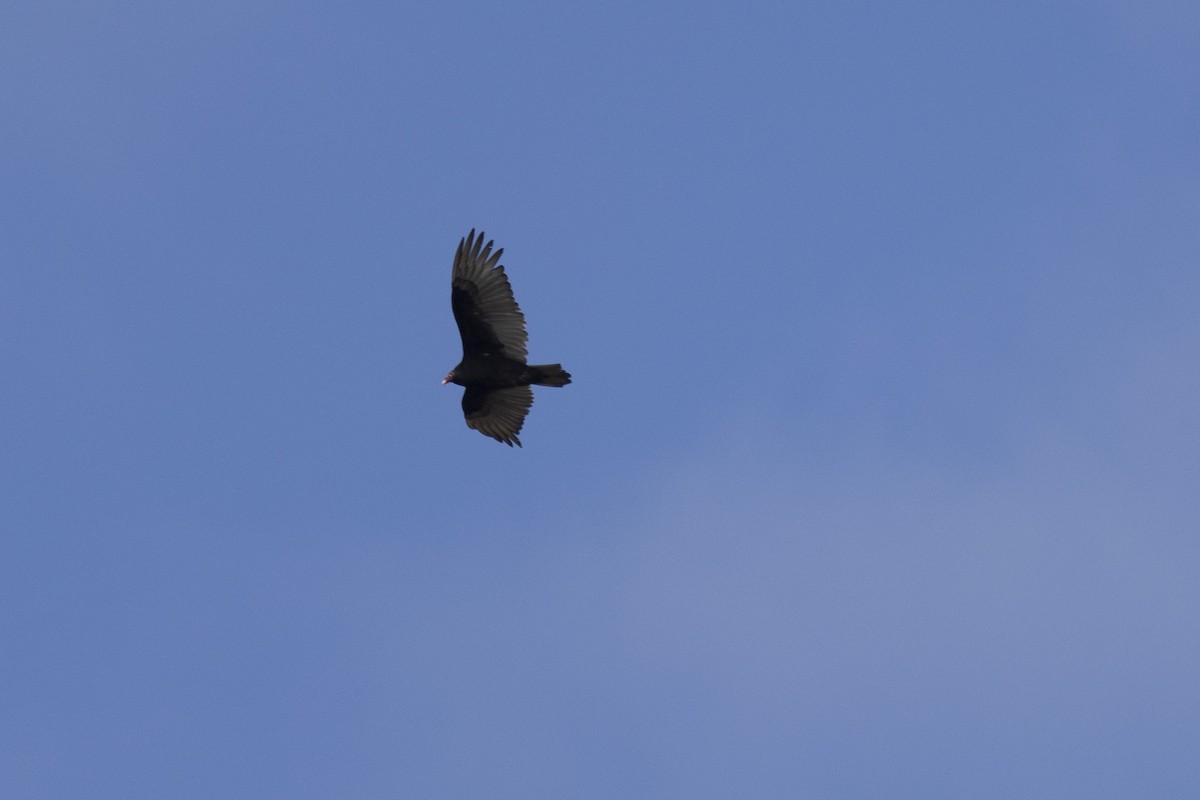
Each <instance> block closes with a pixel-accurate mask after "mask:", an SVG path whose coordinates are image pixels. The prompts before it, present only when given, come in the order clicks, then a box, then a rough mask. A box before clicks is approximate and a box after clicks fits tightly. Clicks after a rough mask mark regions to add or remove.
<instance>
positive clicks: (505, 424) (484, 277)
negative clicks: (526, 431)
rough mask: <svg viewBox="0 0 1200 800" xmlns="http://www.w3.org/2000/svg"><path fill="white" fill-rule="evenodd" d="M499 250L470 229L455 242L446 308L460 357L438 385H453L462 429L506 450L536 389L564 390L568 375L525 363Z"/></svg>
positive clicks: (519, 319) (520, 325)
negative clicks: (459, 344)
mask: <svg viewBox="0 0 1200 800" xmlns="http://www.w3.org/2000/svg"><path fill="white" fill-rule="evenodd" d="M503 252H504V249H503V248H501V249H499V250H497V251H496V252H494V253H493V252H492V242H491V241H489V242H488V243H487V244H486V245H485V244H484V243H483V231H480V232H479V236H478V237H476V236H475V229H474V228H472V229H471V233H470V235H469V236H467V238H465V239H462V240H460V241H459V243H458V251H457V252H456V253H455V254H454V271H453V273H452V277H451V281H450V307H451V308H452V309H453V310H454V321H455V322H457V323H458V332H459V334H460V335H461V336H462V346H463V357H462V361H460V362H458V366H456V367H455V368H454V369H452V370H450V374H448V375H447V376H446V377H445V378H443V379H442V385H443V386H444V385H445V384H447V383H457V384H458V385H459V386H463V387H466V391H465V392H463V399H462V409H463V416H465V417H466V418H467V427H469V428H474V429H475V430H477V431H479V432H480V433H482V434H483V435H484V436H490V437H492V438H493V439H495V440H496V441H498V442H504V443H505V444H506V445H508V446H509V447H512V446H513V445H514V444H515V445H516V446H517V447H520V446H521V440H520V439H518V438H517V434H518V433H520V432H521V426H522V425H523V424H525V415H526V414H528V413H529V407H530V406H532V405H533V390H532V389H530V388H529V387H530V384H536V385H537V386H566V385H567V384H568V383H570V382H571V375H570V373H568V372H566V371H564V370H563V368H562V364H526V363H525V359H526V357H527V356H528V353H527V352H526V350H525V343H526V341H528V339H529V335H528V334H527V333H526V332H525V315H524V314H522V313H521V307H520V306H518V305H517V300H516V298H514V297H513V292H512V287H511V286H510V285H509V283H508V276H507V275H505V274H504V267H503V266H502V265H501V264H500V255H501V254H502V253H503Z"/></svg>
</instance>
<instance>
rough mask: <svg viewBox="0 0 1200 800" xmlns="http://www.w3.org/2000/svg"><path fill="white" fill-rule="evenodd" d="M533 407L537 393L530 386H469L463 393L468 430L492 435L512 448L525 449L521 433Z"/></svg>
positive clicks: (464, 414)
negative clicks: (534, 395) (514, 446)
mask: <svg viewBox="0 0 1200 800" xmlns="http://www.w3.org/2000/svg"><path fill="white" fill-rule="evenodd" d="M532 405H533V390H532V389H530V388H529V387H528V386H510V387H508V388H507V389H491V390H488V389H481V388H479V387H477V386H468V387H467V390H466V391H465V392H463V399H462V408H463V416H465V417H466V418H467V425H468V427H471V428H474V429H475V430H477V431H479V432H480V433H482V434H483V435H484V436H490V437H492V438H493V439H495V440H496V441H498V442H504V443H505V444H506V445H508V446H509V447H512V446H513V445H514V444H515V445H516V446H517V447H520V446H521V440H520V439H518V438H517V434H518V433H520V432H521V426H522V425H524V424H525V415H526V414H528V413H529V407H530V406H532Z"/></svg>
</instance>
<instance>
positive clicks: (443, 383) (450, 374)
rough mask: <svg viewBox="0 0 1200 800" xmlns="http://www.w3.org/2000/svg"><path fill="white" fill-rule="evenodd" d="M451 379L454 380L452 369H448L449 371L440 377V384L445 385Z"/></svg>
mask: <svg viewBox="0 0 1200 800" xmlns="http://www.w3.org/2000/svg"><path fill="white" fill-rule="evenodd" d="M453 380H454V370H450V371H449V372H447V373H446V377H444V378H442V386H445V385H446V384H447V383H451V382H452V381H453Z"/></svg>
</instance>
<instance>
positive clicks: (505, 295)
mask: <svg viewBox="0 0 1200 800" xmlns="http://www.w3.org/2000/svg"><path fill="white" fill-rule="evenodd" d="M483 236H484V234H483V232H482V231H480V233H479V236H478V237H476V235H475V229H474V228H472V229H471V234H470V235H469V236H467V238H465V239H462V240H461V241H459V243H458V251H457V252H456V253H455V254H454V271H453V273H452V276H451V292H450V306H451V308H452V309H453V310H454V319H455V321H457V322H458V332H459V333H460V334H461V335H462V343H463V357H464V358H467V357H469V356H472V355H478V354H481V353H494V354H499V355H504V356H506V357H508V358H511V359H514V360H516V361H522V362H523V361H525V359H526V358H527V357H528V352H527V351H526V349H525V345H526V343H527V342H528V341H529V335H528V333H527V332H526V330H525V315H524V314H522V313H521V307H520V306H518V305H517V300H516V298H515V297H513V291H512V286H511V285H510V284H509V282H508V276H507V275H506V274H505V273H504V267H503V266H502V265H501V264H500V255H501V254H502V253H503V252H504V249H503V248H501V249H499V250H496V251H495V252H492V244H493V243H492V242H491V241H488V243H487V244H486V245H485V244H484V243H483Z"/></svg>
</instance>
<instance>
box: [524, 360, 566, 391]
mask: <svg viewBox="0 0 1200 800" xmlns="http://www.w3.org/2000/svg"><path fill="white" fill-rule="evenodd" d="M529 372H530V373H531V374H532V376H533V377H532V378H530V383H535V384H537V385H538V386H566V385H567V384H568V383H570V382H571V373H569V372H567V371H566V370H564V369H563V368H562V364H530V365H529Z"/></svg>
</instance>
